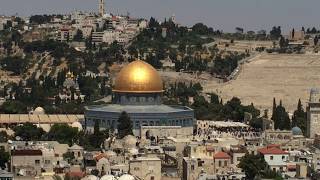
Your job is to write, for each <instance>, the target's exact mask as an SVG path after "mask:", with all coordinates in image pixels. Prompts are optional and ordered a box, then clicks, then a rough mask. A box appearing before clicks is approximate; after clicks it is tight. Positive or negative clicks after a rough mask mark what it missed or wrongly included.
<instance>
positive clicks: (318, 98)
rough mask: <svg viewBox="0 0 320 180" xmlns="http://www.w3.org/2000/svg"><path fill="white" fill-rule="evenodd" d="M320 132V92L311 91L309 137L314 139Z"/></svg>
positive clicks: (308, 113) (316, 90)
mask: <svg viewBox="0 0 320 180" xmlns="http://www.w3.org/2000/svg"><path fill="white" fill-rule="evenodd" d="M319 130H320V91H319V89H314V88H313V89H311V91H310V98H309V101H308V102H307V136H308V137H309V138H314V136H315V134H316V133H318V132H319Z"/></svg>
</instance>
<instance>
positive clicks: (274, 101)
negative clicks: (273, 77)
mask: <svg viewBox="0 0 320 180" xmlns="http://www.w3.org/2000/svg"><path fill="white" fill-rule="evenodd" d="M276 108H277V103H276V98H273V104H272V116H271V119H272V120H274V116H275V115H276Z"/></svg>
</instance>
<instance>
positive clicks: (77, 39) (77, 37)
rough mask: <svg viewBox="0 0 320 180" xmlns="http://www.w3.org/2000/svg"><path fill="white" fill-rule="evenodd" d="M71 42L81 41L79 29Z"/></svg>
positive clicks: (81, 34)
mask: <svg viewBox="0 0 320 180" xmlns="http://www.w3.org/2000/svg"><path fill="white" fill-rule="evenodd" d="M73 40H74V41H77V42H81V41H83V33H82V31H81V30H80V29H78V30H77V33H76V35H74V37H73Z"/></svg>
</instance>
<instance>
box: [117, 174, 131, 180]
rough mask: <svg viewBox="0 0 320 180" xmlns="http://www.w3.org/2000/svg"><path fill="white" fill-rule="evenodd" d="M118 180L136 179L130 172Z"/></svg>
mask: <svg viewBox="0 0 320 180" xmlns="http://www.w3.org/2000/svg"><path fill="white" fill-rule="evenodd" d="M118 180H134V177H133V176H131V175H130V174H124V175H122V176H121V177H120V178H119V179H118Z"/></svg>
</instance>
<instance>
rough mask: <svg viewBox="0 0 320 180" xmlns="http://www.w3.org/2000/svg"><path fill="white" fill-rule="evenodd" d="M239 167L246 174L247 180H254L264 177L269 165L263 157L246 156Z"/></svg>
mask: <svg viewBox="0 0 320 180" xmlns="http://www.w3.org/2000/svg"><path fill="white" fill-rule="evenodd" d="M238 167H239V168H241V169H242V170H243V171H244V172H245V174H246V178H247V179H249V180H253V179H254V178H255V177H261V176H262V174H263V172H264V171H265V169H266V167H267V163H266V161H265V160H264V158H263V156H261V155H252V154H246V155H245V156H243V157H242V158H241V160H240V163H239V165H238Z"/></svg>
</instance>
